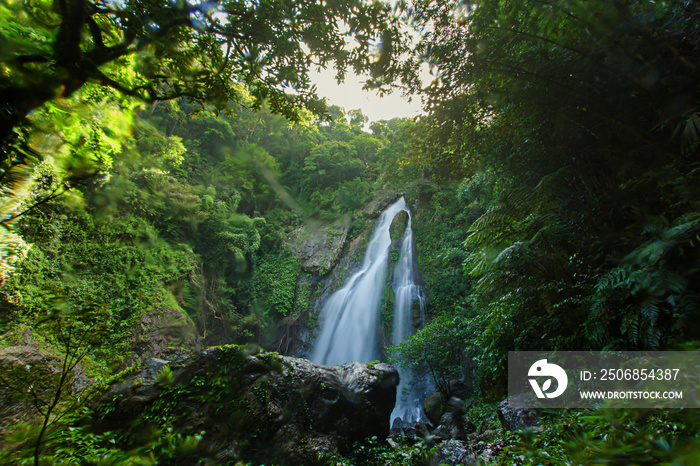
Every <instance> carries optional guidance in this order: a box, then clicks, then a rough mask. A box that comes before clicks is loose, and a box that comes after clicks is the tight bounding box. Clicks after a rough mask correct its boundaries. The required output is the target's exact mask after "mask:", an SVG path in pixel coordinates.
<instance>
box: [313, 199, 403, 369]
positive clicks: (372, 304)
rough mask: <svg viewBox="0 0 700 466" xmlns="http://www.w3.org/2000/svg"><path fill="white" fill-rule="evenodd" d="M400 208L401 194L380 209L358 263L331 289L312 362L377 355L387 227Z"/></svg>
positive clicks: (367, 359)
mask: <svg viewBox="0 0 700 466" xmlns="http://www.w3.org/2000/svg"><path fill="white" fill-rule="evenodd" d="M402 210H405V211H407V212H408V208H407V207H406V201H405V200H404V198H403V197H402V198H401V199H399V200H398V201H396V202H395V203H394V204H392V205H391V206H389V207H388V208H387V209H386V210H385V211H384V212H383V213H382V215H381V217H380V218H379V221H378V222H377V226H376V228H375V230H374V234H373V235H372V238H371V239H370V241H369V244H368V245H367V250H366V252H365V257H364V259H363V261H362V267H361V268H360V270H359V271H358V272H357V273H355V275H353V276H352V277H350V279H349V280H348V281H347V282H346V283H345V285H344V286H343V287H342V288H341V289H339V290H338V291H336V292H335V293H333V295H332V296H331V297H330V298H329V299H328V301H327V302H326V304H325V306H324V307H323V309H322V310H321V316H320V319H321V322H320V327H321V331H320V333H319V335H318V337H317V339H316V344H315V345H314V348H313V350H312V352H311V360H312V361H313V362H316V363H319V364H324V365H327V366H332V365H335V364H342V363H344V362H371V361H374V360H376V359H378V358H379V348H378V347H377V340H378V339H379V305H380V303H381V299H382V294H383V291H384V284H385V280H386V277H385V275H386V271H387V267H388V263H389V247H390V246H391V235H390V234H389V227H390V226H391V221H392V220H393V219H394V217H395V216H396V214H398V213H399V212H401V211H402Z"/></svg>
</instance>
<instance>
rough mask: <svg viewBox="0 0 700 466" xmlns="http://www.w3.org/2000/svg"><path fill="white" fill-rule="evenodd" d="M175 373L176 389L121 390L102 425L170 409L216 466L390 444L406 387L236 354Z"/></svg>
mask: <svg viewBox="0 0 700 466" xmlns="http://www.w3.org/2000/svg"><path fill="white" fill-rule="evenodd" d="M172 369H173V377H172V381H170V382H169V383H162V384H158V383H152V384H145V385H142V386H140V387H139V386H137V387H134V386H133V384H132V383H130V382H129V381H128V380H126V381H124V383H123V384H122V385H121V386H117V387H116V388H115V389H113V390H112V393H111V396H110V397H109V398H105V399H103V400H102V404H103V405H104V406H108V407H109V409H108V410H103V411H106V413H105V415H104V416H103V421H101V423H100V424H99V425H98V426H95V427H96V428H98V429H103V430H114V429H115V428H128V427H129V426H131V425H134V424H137V425H138V424H143V423H148V422H149V421H148V420H149V419H158V418H159V415H162V414H164V413H163V412H161V410H163V409H166V408H167V409H168V411H167V413H169V414H168V416H170V419H169V422H170V423H171V424H172V426H173V428H174V429H175V430H176V431H177V432H178V433H181V434H182V435H188V434H199V433H201V432H204V434H202V436H203V440H202V444H203V447H202V448H203V452H202V455H204V457H206V458H209V459H213V460H214V461H215V462H216V463H217V464H225V463H227V462H233V463H236V462H237V461H243V462H248V461H252V462H254V463H256V464H258V463H265V464H268V463H269V464H272V463H274V464H313V463H314V462H315V461H316V458H317V455H318V454H319V453H325V452H347V451H348V450H349V449H350V448H351V446H352V444H353V442H355V441H358V440H361V439H364V438H367V437H371V436H377V437H379V438H386V437H387V435H388V434H389V418H390V415H391V411H392V409H393V406H394V403H395V400H396V387H397V385H398V372H397V371H396V370H395V369H394V368H393V367H391V366H388V365H386V364H373V365H372V366H371V367H370V366H368V365H366V364H359V363H348V364H343V365H340V366H334V367H325V366H320V365H317V364H314V363H312V362H310V361H307V360H304V359H296V358H291V357H285V356H279V355H277V354H276V353H259V354H251V352H249V351H246V349H245V348H241V347H236V346H223V347H216V348H208V349H207V350H205V351H204V352H202V353H201V354H199V355H197V356H196V357H193V358H190V359H188V360H187V361H185V362H183V363H182V364H180V365H175V367H173V368H172ZM164 407H165V408H164ZM98 410H99V408H98Z"/></svg>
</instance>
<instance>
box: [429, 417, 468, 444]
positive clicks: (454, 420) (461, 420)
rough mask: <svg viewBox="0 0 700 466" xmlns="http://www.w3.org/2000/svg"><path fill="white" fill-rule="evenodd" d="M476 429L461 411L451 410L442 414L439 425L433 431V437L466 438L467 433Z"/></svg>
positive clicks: (445, 438)
mask: <svg viewBox="0 0 700 466" xmlns="http://www.w3.org/2000/svg"><path fill="white" fill-rule="evenodd" d="M475 431H476V426H475V425H474V423H473V422H472V421H471V419H469V418H468V417H466V416H464V414H462V413H458V412H451V413H445V414H443V416H442V418H441V419H440V425H439V426H437V428H436V429H435V430H434V431H433V435H434V436H435V437H439V438H441V439H443V440H450V439H454V440H466V439H467V435H468V434H471V433H473V432H475Z"/></svg>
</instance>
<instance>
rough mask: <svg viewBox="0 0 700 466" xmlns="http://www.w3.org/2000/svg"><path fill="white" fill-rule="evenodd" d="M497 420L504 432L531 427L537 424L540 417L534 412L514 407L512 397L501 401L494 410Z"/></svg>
mask: <svg viewBox="0 0 700 466" xmlns="http://www.w3.org/2000/svg"><path fill="white" fill-rule="evenodd" d="M496 412H497V414H498V420H499V421H501V425H502V426H503V428H504V429H506V430H515V429H521V428H523V427H533V426H536V425H538V424H539V421H540V416H539V414H538V413H537V411H536V410H532V409H523V408H516V407H514V400H513V398H512V397H509V398H506V399H505V400H503V401H502V402H501V403H500V404H499V405H498V408H496Z"/></svg>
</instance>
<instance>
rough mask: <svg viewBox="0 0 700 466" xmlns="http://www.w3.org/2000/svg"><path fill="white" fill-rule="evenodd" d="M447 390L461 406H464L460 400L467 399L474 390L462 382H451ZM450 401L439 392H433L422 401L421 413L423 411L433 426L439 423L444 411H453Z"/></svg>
mask: <svg viewBox="0 0 700 466" xmlns="http://www.w3.org/2000/svg"><path fill="white" fill-rule="evenodd" d="M449 388H450V393H451V397H456V398H457V399H458V400H459V403H462V405H464V401H462V400H465V399H467V398H468V397H469V396H471V395H472V394H473V393H474V389H473V388H472V387H470V386H469V385H468V384H467V383H465V382H464V381H463V380H451V381H450V383H449ZM450 401H451V400H447V399H445V397H444V396H443V394H442V393H441V392H440V391H439V390H435V391H433V392H432V393H431V394H430V395H428V396H427V397H426V398H425V400H423V411H425V415H426V416H427V417H428V420H429V421H430V422H431V423H432V424H433V425H434V426H436V425H438V424H439V423H440V418H441V417H442V415H443V414H445V412H446V411H448V410H452V409H453V408H450Z"/></svg>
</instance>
